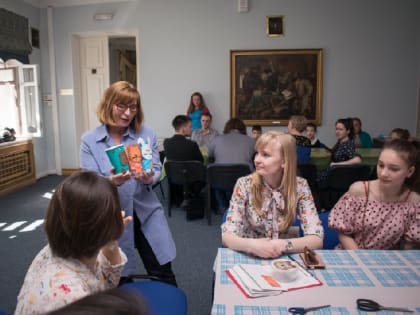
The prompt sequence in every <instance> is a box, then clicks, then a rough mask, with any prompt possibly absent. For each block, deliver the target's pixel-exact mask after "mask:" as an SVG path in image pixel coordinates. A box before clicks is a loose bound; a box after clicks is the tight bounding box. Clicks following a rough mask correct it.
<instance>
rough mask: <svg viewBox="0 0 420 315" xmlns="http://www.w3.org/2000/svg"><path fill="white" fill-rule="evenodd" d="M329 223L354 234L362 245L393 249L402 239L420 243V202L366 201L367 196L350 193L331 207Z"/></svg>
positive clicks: (348, 233)
mask: <svg viewBox="0 0 420 315" xmlns="http://www.w3.org/2000/svg"><path fill="white" fill-rule="evenodd" d="M365 204H366V206H365ZM328 225H329V227H330V228H332V229H335V230H337V231H338V232H339V233H343V234H345V235H348V236H351V237H353V239H354V241H355V242H356V244H357V246H358V247H359V248H365V249H391V248H394V247H395V246H398V243H399V241H400V240H401V239H405V240H407V241H410V242H414V243H420V202H418V203H413V202H409V201H399V202H384V201H378V200H370V199H369V200H368V202H367V203H366V197H358V196H353V195H351V194H350V193H348V192H347V193H346V194H345V195H343V197H341V199H340V200H339V201H338V202H337V204H336V205H335V206H334V208H333V209H332V210H331V213H330V215H329V218H328ZM338 248H341V246H339V247H338Z"/></svg>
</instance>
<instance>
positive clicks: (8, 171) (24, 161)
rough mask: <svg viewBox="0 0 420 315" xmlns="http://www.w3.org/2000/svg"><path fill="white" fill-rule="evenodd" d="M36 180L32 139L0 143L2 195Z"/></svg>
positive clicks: (0, 186) (0, 184)
mask: <svg viewBox="0 0 420 315" xmlns="http://www.w3.org/2000/svg"><path fill="white" fill-rule="evenodd" d="M34 182H35V162H34V150H33V144H32V141H31V140H25V141H18V142H10V143H2V144H1V145H0V195H4V194H6V193H10V192H12V191H15V190H17V189H19V188H21V187H23V186H26V185H29V184H32V183H34Z"/></svg>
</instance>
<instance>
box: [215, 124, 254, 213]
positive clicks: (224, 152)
mask: <svg viewBox="0 0 420 315" xmlns="http://www.w3.org/2000/svg"><path fill="white" fill-rule="evenodd" d="M254 147H255V140H254V139H252V138H251V137H249V136H247V134H246V127H245V124H244V123H243V122H242V120H240V119H238V118H231V119H229V120H228V121H227V122H226V124H225V128H224V130H223V135H220V136H218V137H216V138H215V139H214V140H213V141H212V142H211V143H210V145H209V159H211V160H213V161H214V162H215V163H228V164H248V165H249V168H250V170H253V169H254V164H253V157H254V150H255V148H254ZM214 188H215V197H216V201H217V204H218V209H219V213H223V212H224V211H225V209H226V208H227V207H228V204H229V199H230V196H231V195H232V191H224V190H222V189H218V188H217V187H214Z"/></svg>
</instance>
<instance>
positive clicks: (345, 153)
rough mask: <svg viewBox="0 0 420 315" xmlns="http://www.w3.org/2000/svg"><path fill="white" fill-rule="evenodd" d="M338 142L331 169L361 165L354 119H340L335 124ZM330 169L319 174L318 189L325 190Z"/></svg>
mask: <svg viewBox="0 0 420 315" xmlns="http://www.w3.org/2000/svg"><path fill="white" fill-rule="evenodd" d="M335 136H336V138H337V142H336V144H335V145H334V147H333V148H332V149H331V162H330V167H332V166H335V165H350V164H357V163H361V162H362V159H361V157H360V156H359V155H358V154H357V153H356V147H355V145H354V141H353V138H354V132H353V121H352V118H340V119H338V120H337V121H336V123H335ZM328 172H329V168H328V169H326V170H325V171H323V172H322V173H320V174H319V176H318V178H317V182H318V188H319V189H320V190H323V189H325V187H326V180H327V176H328Z"/></svg>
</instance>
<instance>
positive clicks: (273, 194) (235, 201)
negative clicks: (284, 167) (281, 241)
mask: <svg viewBox="0 0 420 315" xmlns="http://www.w3.org/2000/svg"><path fill="white" fill-rule="evenodd" d="M251 181H252V177H251V175H248V176H245V177H241V178H240V179H238V181H237V182H236V185H235V188H234V191H233V194H232V199H231V201H230V207H229V212H228V213H227V216H226V222H225V223H223V224H222V233H226V232H231V233H233V234H236V235H237V236H239V237H245V238H265V237H268V238H272V239H277V238H287V237H289V236H288V235H287V234H288V233H287V232H288V231H282V230H281V229H280V228H279V227H281V226H282V225H283V222H284V220H285V209H284V208H285V201H284V197H283V194H282V193H281V191H280V189H271V188H270V187H269V186H268V185H266V184H264V186H263V190H262V194H263V203H262V207H261V211H262V215H258V213H257V211H256V209H255V208H254V206H253V199H252V195H251ZM297 200H298V201H297V215H298V217H299V219H300V224H301V227H302V230H303V233H304V235H317V236H319V237H320V238H323V237H324V229H323V228H322V223H321V221H320V220H319V217H318V213H317V211H316V208H315V204H314V200H313V197H312V194H311V190H310V188H309V186H308V183H307V182H306V180H305V179H303V178H301V177H297Z"/></svg>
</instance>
